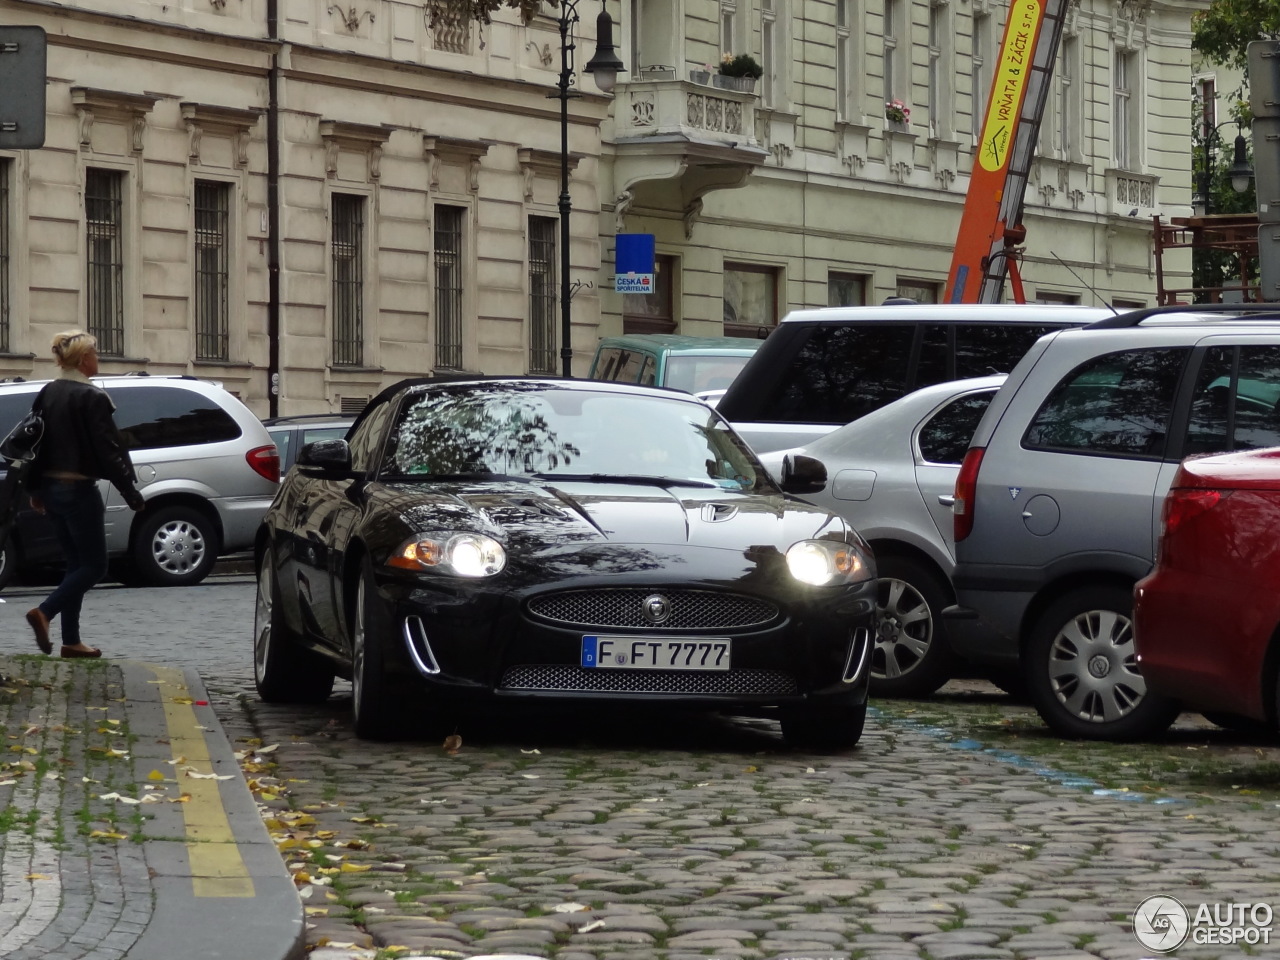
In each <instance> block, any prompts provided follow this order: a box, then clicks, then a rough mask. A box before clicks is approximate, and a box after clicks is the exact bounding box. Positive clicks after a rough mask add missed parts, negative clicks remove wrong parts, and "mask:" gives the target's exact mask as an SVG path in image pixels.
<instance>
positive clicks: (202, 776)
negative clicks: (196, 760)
mask: <svg viewBox="0 0 1280 960" xmlns="http://www.w3.org/2000/svg"><path fill="white" fill-rule="evenodd" d="M186 773H187V776H188V777H190V778H191V779H192V780H230V779H232V775H231V774H229V773H197V772H196V771H194V770H192V769H190V768H188V769H187V771H186Z"/></svg>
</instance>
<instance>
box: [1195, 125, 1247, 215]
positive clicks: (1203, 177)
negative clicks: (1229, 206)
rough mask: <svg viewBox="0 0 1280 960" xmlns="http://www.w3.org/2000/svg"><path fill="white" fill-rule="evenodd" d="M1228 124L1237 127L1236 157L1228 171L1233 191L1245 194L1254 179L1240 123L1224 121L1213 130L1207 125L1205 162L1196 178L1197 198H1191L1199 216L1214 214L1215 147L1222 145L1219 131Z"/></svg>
mask: <svg viewBox="0 0 1280 960" xmlns="http://www.w3.org/2000/svg"><path fill="white" fill-rule="evenodd" d="M1228 123H1234V124H1235V125H1236V142H1235V156H1234V157H1233V159H1232V161H1231V166H1230V168H1228V170H1227V176H1228V177H1230V178H1231V189H1232V190H1234V191H1235V192H1236V193H1244V192H1245V191H1246V190H1248V189H1249V182H1250V181H1251V180H1252V179H1253V167H1251V166H1250V165H1249V158H1248V157H1247V156H1246V153H1247V148H1246V146H1245V139H1244V131H1243V129H1242V128H1241V125H1240V121H1239V120H1224V121H1223V122H1222V123H1220V124H1218V125H1217V126H1216V127H1212V128H1210V127H1209V126H1208V125H1207V124H1206V125H1205V138H1204V162H1203V163H1202V164H1201V167H1200V175H1199V176H1198V177H1197V178H1196V193H1195V196H1193V197H1192V198H1191V205H1192V207H1193V208H1194V209H1195V212H1196V213H1197V214H1199V215H1202V214H1210V213H1213V175H1214V173H1215V172H1216V158H1215V157H1214V146H1215V144H1220V143H1222V134H1220V133H1219V132H1218V131H1219V130H1221V129H1222V128H1223V127H1225V126H1226V125H1227V124H1228Z"/></svg>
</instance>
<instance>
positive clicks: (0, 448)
mask: <svg viewBox="0 0 1280 960" xmlns="http://www.w3.org/2000/svg"><path fill="white" fill-rule="evenodd" d="M43 396H44V390H41V391H40V392H39V393H38V394H36V399H35V402H34V403H32V404H31V412H30V413H28V414H27V415H26V416H25V417H23V418H22V419H21V420H19V421H18V425H17V426H16V427H14V428H13V429H12V430H10V431H9V435H8V436H7V437H5V438H4V439H3V440H0V457H3V458H4V459H5V460H6V461H8V463H9V465H10V466H13V465H14V464H17V463H30V462H31V461H32V460H34V459H35V458H36V454H38V453H39V452H40V441H41V440H43V439H44V415H43V413H42V412H41V408H40V399H41V397H43Z"/></svg>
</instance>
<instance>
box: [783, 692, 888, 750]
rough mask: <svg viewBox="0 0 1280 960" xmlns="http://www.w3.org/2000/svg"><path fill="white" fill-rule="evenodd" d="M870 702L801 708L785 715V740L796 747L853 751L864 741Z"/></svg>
mask: <svg viewBox="0 0 1280 960" xmlns="http://www.w3.org/2000/svg"><path fill="white" fill-rule="evenodd" d="M866 723H867V702H866V701H865V700H864V701H862V703H859V704H854V705H850V704H841V705H840V706H831V705H824V706H812V707H804V708H799V709H796V710H794V711H790V712H788V713H785V714H783V715H782V736H783V738H784V739H785V740H786V741H787V745H788V746H792V747H816V748H818V749H821V750H851V749H853V748H854V747H856V746H857V745H858V741H859V740H861V739H862V730H863V727H865V726H866Z"/></svg>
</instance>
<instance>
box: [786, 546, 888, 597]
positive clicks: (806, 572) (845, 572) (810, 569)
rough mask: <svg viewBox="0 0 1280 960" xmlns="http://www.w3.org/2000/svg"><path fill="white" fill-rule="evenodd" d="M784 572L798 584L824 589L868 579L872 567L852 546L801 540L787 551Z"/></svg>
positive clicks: (859, 551) (860, 552)
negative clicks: (787, 571) (786, 571)
mask: <svg viewBox="0 0 1280 960" xmlns="http://www.w3.org/2000/svg"><path fill="white" fill-rule="evenodd" d="M787 569H788V570H790V571H791V575H792V576H793V577H795V578H796V579H797V580H799V581H800V582H801V583H810V584H813V585H814V586H815V587H827V586H833V585H835V584H840V583H858V582H860V581H862V580H870V579H871V564H870V563H868V562H867V558H866V557H865V556H864V555H863V553H862V551H861V550H859V549H858V548H857V547H856V546H855V545H854V544H852V543H842V542H840V541H838V540H801V541H800V542H799V543H793V544H792V545H791V546H790V547H789V548H788V549H787Z"/></svg>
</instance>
